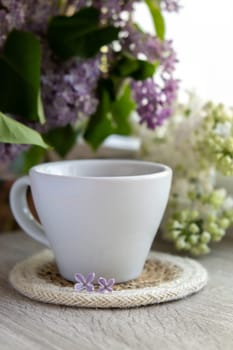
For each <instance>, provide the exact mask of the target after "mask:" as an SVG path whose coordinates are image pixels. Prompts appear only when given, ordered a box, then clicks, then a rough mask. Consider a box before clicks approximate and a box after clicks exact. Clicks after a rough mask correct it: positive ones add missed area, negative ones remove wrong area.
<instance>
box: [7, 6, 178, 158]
mask: <svg viewBox="0 0 233 350" xmlns="http://www.w3.org/2000/svg"><path fill="white" fill-rule="evenodd" d="M139 1H141V0H109V1H107V0H86V1H84V0H64V1H62V2H61V1H60V0H38V1H35V0H27V1H26V0H0V20H1V27H0V52H1V50H2V48H3V46H4V42H5V40H6V38H7V35H8V33H9V32H10V31H11V30H12V29H13V28H16V29H20V30H29V31H32V32H33V33H35V34H36V35H37V36H38V37H39V39H40V42H41V45H42V54H43V57H42V67H41V93H42V102H43V106H44V111H45V116H46V124H45V126H41V125H38V123H34V124H33V125H32V123H31V124H30V126H31V127H34V128H36V129H38V130H39V131H40V132H42V133H43V132H46V131H48V130H49V129H51V128H54V127H62V126H65V125H67V124H70V123H71V124H73V123H75V122H76V121H77V119H80V118H84V117H85V118H88V117H90V116H91V115H92V114H93V113H94V112H95V111H96V108H97V105H98V102H99V101H98V99H97V96H96V88H97V84H98V81H99V79H100V78H101V77H106V76H108V73H109V72H110V74H111V69H110V70H109V72H107V73H106V72H104V71H103V72H101V64H100V62H102V61H101V58H102V57H103V56H102V57H99V55H97V56H96V57H94V58H92V59H88V60H81V59H72V60H70V61H68V62H61V61H59V60H58V58H56V57H55V56H54V55H53V54H52V52H51V51H50V49H49V48H48V46H47V42H46V28H47V24H48V21H49V19H50V18H51V17H52V16H55V15H58V14H60V13H61V9H62V12H63V13H67V11H68V10H69V9H70V8H71V9H72V10H73V11H75V10H79V9H81V8H82V7H88V6H94V7H95V8H97V9H98V10H100V14H101V18H100V21H101V23H102V24H112V25H114V26H117V27H119V28H121V30H120V34H119V40H118V50H115V48H114V45H110V46H109V49H108V53H107V54H106V59H107V60H108V62H107V63H108V64H107V66H109V67H111V62H112V61H113V63H114V59H115V58H116V55H117V54H119V52H121V51H124V52H127V53H129V54H130V55H132V56H134V57H136V58H139V59H144V60H148V61H150V62H152V63H154V62H158V63H159V68H158V73H159V74H156V80H154V79H152V78H151V79H147V80H145V81H132V84H131V86H132V94H133V97H134V98H135V101H136V103H137V112H138V114H139V116H140V121H141V123H145V124H146V125H147V126H148V127H149V128H151V129H154V128H156V127H157V126H159V125H161V124H162V123H163V122H164V120H165V119H166V118H168V117H169V116H171V114H172V104H173V101H174V99H175V97H176V90H177V86H178V83H177V81H176V80H175V79H174V77H173V72H174V68H175V64H176V62H177V59H176V55H175V52H174V50H173V48H172V43H171V41H161V40H159V39H158V38H157V37H154V36H152V35H149V34H146V33H142V32H141V31H139V30H138V29H137V28H136V27H135V26H134V25H133V23H132V12H133V9H134V5H135V3H137V2H139ZM61 6H62V7H61ZM161 6H162V8H163V9H165V10H167V11H177V10H178V9H179V5H178V0H161ZM68 12H69V11H68ZM71 12H72V11H71ZM110 58H111V59H110ZM111 60H112V61H111ZM158 78H159V79H158ZM16 119H17V120H20V118H18V117H16ZM17 150H18V151H20V150H21V147H19V146H14V145H8V144H0V159H1V160H4V161H5V160H7V159H9V160H11V159H12V157H14V156H15V155H16V153H17ZM3 154H4V155H3Z"/></svg>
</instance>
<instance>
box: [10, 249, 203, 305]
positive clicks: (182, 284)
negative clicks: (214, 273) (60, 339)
mask: <svg viewBox="0 0 233 350" xmlns="http://www.w3.org/2000/svg"><path fill="white" fill-rule="evenodd" d="M9 280H10V283H11V284H12V286H13V287H14V288H15V289H16V290H17V291H19V292H20V293H21V294H23V295H25V296H27V297H29V298H31V299H34V300H38V301H41V302H45V303H52V304H58V305H67V306H78V307H87V308H129V307H136V306H142V305H149V304H159V303H163V302H167V301H171V300H177V299H181V298H184V297H186V296H188V295H190V294H193V293H196V292H198V291H199V290H201V289H202V288H203V287H204V286H205V285H206V283H207V272H206V270H205V269H204V268H203V267H202V266H201V265H200V264H199V263H198V262H196V261H195V260H193V259H190V258H183V257H178V256H174V255H169V254H164V253H159V252H151V253H150V255H149V256H148V260H147V261H146V263H145V266H144V270H143V272H142V274H141V276H140V277H139V278H137V279H135V280H132V281H129V282H127V283H121V284H116V285H115V286H114V289H113V292H112V293H105V294H101V293H98V292H97V287H96V290H95V292H92V293H88V292H86V291H83V292H77V291H75V290H74V284H73V283H72V282H68V281H66V280H64V279H63V278H62V277H61V276H60V275H59V273H58V270H57V267H56V264H55V261H54V256H53V254H52V252H51V251H50V250H48V249H46V250H43V251H42V252H40V253H38V254H36V255H34V256H32V257H30V258H28V259H26V260H24V261H22V262H19V263H18V264H16V265H15V267H14V268H13V269H12V270H11V272H10V274H9Z"/></svg>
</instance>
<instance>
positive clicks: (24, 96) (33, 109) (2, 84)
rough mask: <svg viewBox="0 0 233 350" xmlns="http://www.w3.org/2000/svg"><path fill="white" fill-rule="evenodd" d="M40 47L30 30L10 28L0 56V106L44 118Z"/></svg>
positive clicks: (28, 115)
mask: <svg viewBox="0 0 233 350" xmlns="http://www.w3.org/2000/svg"><path fill="white" fill-rule="evenodd" d="M40 63H41V48H40V43H39V40H38V39H37V38H36V37H35V36H34V35H33V34H31V33H27V32H21V31H17V30H14V31H12V32H11V33H10V34H9V35H8V38H7V41H6V44H5V46H4V51H3V54H2V56H1V57H0V76H1V79H0V110H1V111H2V112H4V113H11V114H16V115H19V116H21V117H24V118H25V119H27V120H32V121H36V120H40V122H41V123H43V122H44V113H43V108H42V104H41V97H40Z"/></svg>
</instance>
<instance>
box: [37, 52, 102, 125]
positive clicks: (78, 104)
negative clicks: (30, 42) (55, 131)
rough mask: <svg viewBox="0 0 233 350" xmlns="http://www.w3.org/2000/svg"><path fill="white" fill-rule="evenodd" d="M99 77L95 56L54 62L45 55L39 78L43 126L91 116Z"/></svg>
mask: <svg viewBox="0 0 233 350" xmlns="http://www.w3.org/2000/svg"><path fill="white" fill-rule="evenodd" d="M99 76H100V70H99V58H94V59H89V60H80V59H73V60H71V61H69V62H67V63H56V62H55V61H53V60H52V57H51V56H50V57H48V56H47V58H46V59H45V60H44V62H43V66H42V77H41V91H42V100H43V103H44V110H45V115H46V121H47V123H46V128H52V127H59V126H65V125H67V124H69V123H75V122H76V120H77V119H78V118H79V119H80V118H83V117H88V116H90V115H92V114H93V113H94V112H95V111H96V108H97V105H98V100H97V98H96V96H95V90H96V87H97V83H98V79H99Z"/></svg>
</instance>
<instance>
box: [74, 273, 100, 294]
mask: <svg viewBox="0 0 233 350" xmlns="http://www.w3.org/2000/svg"><path fill="white" fill-rule="evenodd" d="M94 279H95V273H94V272H90V273H89V274H88V275H87V278H85V277H84V276H83V275H82V274H81V273H76V274H75V280H76V281H77V283H75V285H74V289H75V290H76V291H77V292H81V291H83V290H86V291H87V292H93V291H94V285H93V283H92V282H93V281H94Z"/></svg>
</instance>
